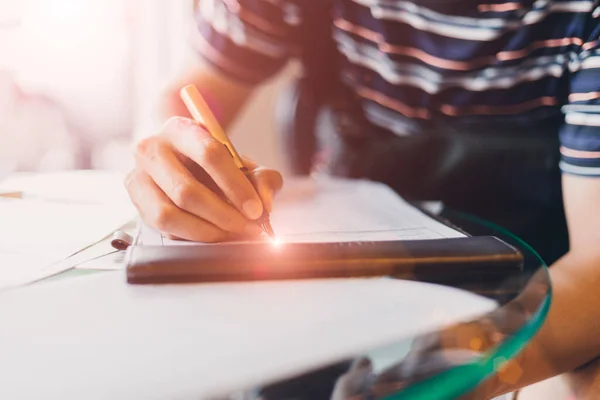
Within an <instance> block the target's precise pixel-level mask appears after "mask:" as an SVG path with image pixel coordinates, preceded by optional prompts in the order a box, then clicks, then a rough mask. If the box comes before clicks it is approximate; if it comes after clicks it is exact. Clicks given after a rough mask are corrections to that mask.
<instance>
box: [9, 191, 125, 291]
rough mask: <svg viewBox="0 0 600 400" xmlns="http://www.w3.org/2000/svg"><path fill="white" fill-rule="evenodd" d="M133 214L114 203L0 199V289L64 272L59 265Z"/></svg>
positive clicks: (117, 226) (114, 228)
mask: <svg viewBox="0 0 600 400" xmlns="http://www.w3.org/2000/svg"><path fill="white" fill-rule="evenodd" d="M134 216H135V214H133V213H132V211H131V209H130V208H129V207H119V206H116V205H102V204H70V203H63V202H53V201H41V200H25V199H7V198H0V221H1V224H0V289H1V288H3V287H7V286H13V285H19V284H24V283H27V282H31V281H34V280H36V279H40V278H42V277H44V276H48V275H50V274H52V273H57V272H60V269H61V268H62V269H63V270H64V269H68V265H69V264H68V263H63V264H61V262H62V261H64V260H65V259H66V258H68V257H70V256H72V255H74V254H76V253H77V252H79V251H80V250H82V249H84V248H86V247H88V246H90V245H92V244H94V243H96V242H98V241H100V240H102V239H103V238H104V237H106V236H108V235H110V234H111V233H112V232H114V231H115V230H117V229H119V228H120V227H122V226H123V225H125V224H126V223H127V222H128V221H130V220H131V219H133V218H134ZM61 265H63V266H62V267H61ZM57 268H58V269H57Z"/></svg>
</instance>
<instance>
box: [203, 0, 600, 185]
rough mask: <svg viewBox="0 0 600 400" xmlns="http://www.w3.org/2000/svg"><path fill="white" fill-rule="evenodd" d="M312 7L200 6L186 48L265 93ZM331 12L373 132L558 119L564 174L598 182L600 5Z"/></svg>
mask: <svg viewBox="0 0 600 400" xmlns="http://www.w3.org/2000/svg"><path fill="white" fill-rule="evenodd" d="M317 1H319V2H320V1H325V0H200V5H199V10H198V15H197V21H198V29H197V30H195V32H194V35H193V43H194V45H195V47H196V48H197V50H198V51H199V52H200V54H201V55H202V56H203V57H204V58H206V59H207V60H208V61H209V62H211V63H212V64H214V65H215V66H217V67H218V68H219V69H220V70H222V71H223V72H224V73H226V74H228V75H229V76H231V77H232V78H235V79H238V80H241V81H244V82H247V83H259V82H262V81H263V80H265V79H267V78H269V77H271V76H272V75H273V74H275V73H276V72H277V71H278V70H279V69H280V68H281V67H282V66H284V65H285V64H286V62H287V61H288V60H289V59H290V58H292V57H294V56H296V55H297V54H299V51H300V50H301V48H302V46H310V43H303V40H302V38H303V37H304V36H305V35H303V32H306V30H307V29H311V26H312V25H313V24H314V21H311V19H310V18H308V17H307V16H311V18H314V15H315V13H310V7H314V4H315V2H317ZM330 2H331V12H332V15H333V19H332V26H331V35H332V37H333V39H334V40H335V42H336V44H337V48H338V50H339V53H340V54H341V55H342V56H343V57H342V63H341V66H340V68H339V74H340V78H341V80H342V82H344V83H345V84H346V85H347V86H349V87H350V88H351V90H352V91H353V92H354V93H355V94H356V95H357V96H358V97H359V99H360V101H361V105H362V109H363V111H364V113H365V116H366V117H367V118H368V120H369V121H370V122H371V123H372V124H374V125H377V126H379V127H382V128H384V129H387V130H390V131H393V132H395V133H396V134H407V133H411V132H412V131H414V130H415V129H416V128H415V127H417V128H418V127H420V126H426V125H427V123H428V121H431V120H433V119H434V118H436V117H438V116H443V117H444V118H450V119H456V120H459V121H466V122H486V121H487V122H493V121H502V122H503V123H505V122H510V123H515V124H520V125H523V124H525V125H526V126H532V127H534V126H535V125H536V123H537V122H540V121H547V120H552V119H558V120H560V121H564V123H562V126H561V128H560V130H559V136H560V141H561V154H562V159H561V163H560V167H561V170H562V171H563V172H564V173H570V174H577V175H585V176H600V43H599V37H600V23H599V22H600V19H599V18H598V17H599V16H600V0H514V1H504V0H414V1H404V0H330ZM527 124H528V125H527Z"/></svg>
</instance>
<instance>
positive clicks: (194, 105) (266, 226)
mask: <svg viewBox="0 0 600 400" xmlns="http://www.w3.org/2000/svg"><path fill="white" fill-rule="evenodd" d="M180 95H181V99H182V100H183V103H184V104H185V106H186V107H187V109H188V111H189V112H190V114H191V115H192V117H193V118H194V120H195V121H196V122H197V123H199V124H203V125H204V126H206V128H207V129H208V132H209V133H210V134H211V135H212V137H214V138H215V139H217V140H218V141H219V142H221V143H223V145H224V146H225V147H226V148H227V150H228V151H229V154H231V157H233V161H234V162H235V165H236V166H237V167H238V168H239V169H240V170H241V171H242V172H243V173H244V175H246V178H248V180H249V181H250V183H252V185H254V182H253V180H252V179H251V173H250V171H249V170H248V168H246V166H245V165H244V162H243V161H242V158H241V157H240V155H239V154H238V152H237V150H236V149H235V147H233V144H232V143H231V141H230V140H229V137H227V134H225V131H224V130H223V128H221V125H220V124H219V122H218V121H217V119H216V118H215V116H214V114H213V113H212V111H211V110H210V108H209V107H208V104H206V102H205V101H204V99H203V98H202V95H201V94H200V92H199V91H198V88H197V87H196V85H187V86H185V87H184V88H183V89H181V93H180ZM258 223H260V225H261V227H262V229H263V231H265V232H266V233H267V235H269V236H270V237H271V238H273V239H275V232H274V231H273V228H272V227H271V221H270V218H269V212H268V211H267V209H266V208H265V207H264V206H263V214H262V216H261V217H260V218H259V219H258Z"/></svg>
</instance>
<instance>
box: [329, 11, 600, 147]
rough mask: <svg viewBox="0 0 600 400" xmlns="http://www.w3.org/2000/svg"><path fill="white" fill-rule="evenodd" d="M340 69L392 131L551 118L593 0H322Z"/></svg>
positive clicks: (369, 114)
mask: <svg viewBox="0 0 600 400" xmlns="http://www.w3.org/2000/svg"><path fill="white" fill-rule="evenodd" d="M331 1H332V10H333V21H332V23H333V27H332V35H333V39H334V40H335V43H336V46H337V49H338V51H339V53H340V55H341V57H340V58H341V61H340V65H339V69H338V72H339V77H340V79H341V81H342V82H343V83H344V84H345V85H346V86H348V87H349V88H350V89H351V91H352V92H354V94H356V97H357V98H358V100H359V102H360V104H361V109H362V111H363V112H364V114H365V116H366V118H367V119H368V120H369V121H370V122H371V123H372V124H374V125H376V126H379V127H382V128H384V129H386V130H391V131H393V132H394V133H396V134H400V135H403V134H410V133H414V132H418V131H421V130H423V129H427V128H428V127H429V125H430V124H431V121H433V120H439V119H440V118H441V119H444V120H450V121H459V122H461V123H463V122H464V123H475V124H478V123H485V124H497V123H499V124H506V125H509V126H510V125H521V126H522V125H532V126H533V125H535V124H537V123H538V122H539V121H540V120H550V119H556V118H560V116H561V110H560V108H561V105H563V104H565V103H566V101H567V97H568V90H569V67H570V64H571V65H572V63H573V62H574V59H575V56H576V55H577V53H578V52H580V51H581V50H582V49H585V48H586V46H590V45H591V43H585V42H584V39H583V32H584V28H585V24H586V21H588V20H589V15H590V13H591V12H592V10H594V8H595V6H596V5H595V1H593V0H581V1H576V0H546V1H534V0H517V1H510V2H507V1H496V2H495V3H492V2H489V3H488V4H484V3H486V2H484V1H481V0H422V1H414V2H410V1H392V0H331Z"/></svg>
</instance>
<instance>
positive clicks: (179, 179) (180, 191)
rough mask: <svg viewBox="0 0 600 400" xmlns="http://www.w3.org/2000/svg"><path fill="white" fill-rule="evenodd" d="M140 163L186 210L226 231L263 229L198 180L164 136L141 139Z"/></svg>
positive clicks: (177, 204)
mask: <svg viewBox="0 0 600 400" xmlns="http://www.w3.org/2000/svg"><path fill="white" fill-rule="evenodd" d="M137 163H138V165H139V166H140V167H141V169H142V170H143V171H145V172H146V173H147V175H149V177H151V178H152V180H153V181H154V183H155V184H156V185H157V186H158V187H159V188H160V190H162V192H164V194H165V195H166V196H167V197H168V198H169V199H170V200H171V202H172V203H173V204H174V205H175V206H177V207H179V208H180V209H182V210H183V211H186V212H187V213H189V214H191V215H195V216H197V217H200V218H201V219H204V220H206V221H208V222H210V223H211V224H213V225H215V226H217V227H218V228H220V229H222V230H224V231H228V232H234V233H238V234H249V235H257V234H259V233H260V227H259V226H258V225H257V224H255V223H252V222H251V221H248V220H247V219H246V218H244V216H243V215H241V214H240V213H239V212H238V211H237V210H236V209H235V208H234V207H232V206H231V205H230V204H227V203H226V202H225V201H223V200H222V199H221V198H219V196H217V195H216V194H215V193H214V192H212V191H211V190H209V189H208V188H207V187H206V186H204V185H202V184H201V183H200V182H198V181H197V180H196V179H195V178H194V177H193V176H192V175H191V173H190V172H189V170H187V169H186V168H185V166H184V165H183V164H182V163H181V161H180V160H179V158H178V157H177V155H176V154H175V153H174V151H173V149H172V148H171V146H170V145H169V143H168V142H167V141H165V140H164V139H162V138H161V137H153V138H149V139H146V140H144V141H143V142H142V143H140V145H139V146H138V152H137ZM168 232H169V233H173V232H170V231H168Z"/></svg>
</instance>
